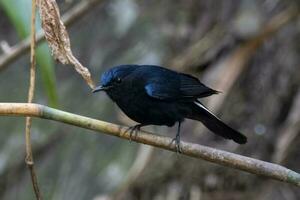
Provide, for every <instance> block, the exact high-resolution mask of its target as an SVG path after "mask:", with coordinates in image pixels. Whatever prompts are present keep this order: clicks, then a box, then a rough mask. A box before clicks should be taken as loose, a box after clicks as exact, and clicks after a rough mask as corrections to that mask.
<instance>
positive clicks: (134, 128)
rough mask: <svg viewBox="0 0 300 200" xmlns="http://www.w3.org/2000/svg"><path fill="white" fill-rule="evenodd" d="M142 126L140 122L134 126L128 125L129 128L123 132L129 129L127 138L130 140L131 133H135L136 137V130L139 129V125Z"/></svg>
mask: <svg viewBox="0 0 300 200" xmlns="http://www.w3.org/2000/svg"><path fill="white" fill-rule="evenodd" d="M142 126H143V125H142V124H137V125H135V126H131V127H129V128H128V129H127V130H126V131H125V133H126V132H128V131H129V140H130V141H131V138H132V136H133V134H135V138H136V137H137V134H138V131H140V130H141V127H142Z"/></svg>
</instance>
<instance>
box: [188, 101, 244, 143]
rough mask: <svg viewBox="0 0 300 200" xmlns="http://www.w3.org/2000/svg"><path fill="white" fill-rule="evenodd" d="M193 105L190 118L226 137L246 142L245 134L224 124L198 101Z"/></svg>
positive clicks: (237, 141)
mask: <svg viewBox="0 0 300 200" xmlns="http://www.w3.org/2000/svg"><path fill="white" fill-rule="evenodd" d="M194 105H195V106H194V110H193V114H192V116H190V118H191V119H195V120H198V121H201V122H202V123H203V124H204V125H205V126H206V127H207V128H208V129H209V130H211V131H212V132H214V133H215V134H217V135H220V136H222V137H224V138H226V139H231V140H233V141H235V142H236V143H239V144H245V143H246V142H247V137H246V136H244V135H243V134H241V133H239V132H238V131H236V130H234V129H233V128H231V127H229V126H228V125H226V124H225V123H224V122H222V121H221V120H220V119H218V117H216V116H215V115H214V114H212V113H211V112H210V111H209V110H208V109H207V108H206V107H205V106H204V105H202V104H201V103H200V102H198V101H197V102H195V104H194Z"/></svg>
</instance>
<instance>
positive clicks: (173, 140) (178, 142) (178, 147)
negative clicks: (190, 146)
mask: <svg viewBox="0 0 300 200" xmlns="http://www.w3.org/2000/svg"><path fill="white" fill-rule="evenodd" d="M173 142H175V146H176V153H182V149H181V146H180V136H179V135H176V137H175V138H173V139H172V141H171V144H173Z"/></svg>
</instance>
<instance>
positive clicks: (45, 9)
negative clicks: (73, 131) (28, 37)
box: [38, 0, 94, 89]
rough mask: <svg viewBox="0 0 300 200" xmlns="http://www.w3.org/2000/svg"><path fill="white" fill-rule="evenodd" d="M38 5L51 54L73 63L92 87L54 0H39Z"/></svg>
mask: <svg viewBox="0 0 300 200" xmlns="http://www.w3.org/2000/svg"><path fill="white" fill-rule="evenodd" d="M38 6H39V11H40V16H41V20H42V28H43V30H44V32H45V38H46V40H47V41H48V45H49V47H50V49H51V53H52V56H53V57H54V58H55V59H56V60H58V61H60V62H61V63H62V64H73V65H74V67H75V70H76V71H77V72H78V73H79V74H81V76H82V77H83V78H84V79H85V81H86V82H87V84H88V85H89V86H90V87H91V88H92V89H93V88H94V83H93V80H92V78H91V74H90V72H89V70H88V69H87V68H86V67H84V66H83V65H82V64H81V63H80V62H79V61H78V60H77V59H76V57H75V56H74V55H73V53H72V50H71V43H70V38H69V35H68V32H67V30H66V27H65V26H64V24H63V22H62V20H61V18H60V13H59V8H58V6H57V3H56V1H55V0H39V1H38Z"/></svg>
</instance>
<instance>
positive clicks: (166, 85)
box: [94, 65, 247, 144]
mask: <svg viewBox="0 0 300 200" xmlns="http://www.w3.org/2000/svg"><path fill="white" fill-rule="evenodd" d="M100 84H101V85H100V86H98V87H97V88H96V89H95V90H94V91H95V92H96V91H99V90H104V91H105V92H106V93H107V94H108V96H109V97H110V98H111V99H112V100H113V101H114V102H115V103H116V104H117V105H118V106H119V107H120V108H121V110H122V111H123V112H124V113H125V114H126V115H127V116H128V117H130V118H131V119H133V120H134V121H136V122H138V123H140V126H139V127H141V126H145V125H167V126H173V125H174V124H175V123H176V122H178V123H179V129H180V123H181V122H182V121H183V120H184V119H185V118H189V119H194V120H198V121H201V122H202V123H203V124H204V125H205V126H206V127H207V128H208V129H209V130H211V131H212V132H214V133H216V134H217V135H220V136H222V137H224V138H226V139H232V140H234V141H235V142H237V143H239V144H244V143H246V142H247V138H246V137H245V136H244V135H242V134H241V133H239V132H238V131H236V130H234V129H232V128H230V127H229V126H227V125H226V124H225V123H223V122H222V121H221V120H219V119H218V118H217V117H216V116H215V115H213V114H212V113H211V112H210V111H209V110H208V109H207V108H205V107H204V106H203V105H202V104H201V103H200V102H199V98H203V97H207V96H210V95H213V94H217V93H218V92H217V91H216V90H213V89H211V88H209V87H207V86H205V85H204V84H202V83H201V82H200V81H199V80H198V79H197V78H195V77H193V76H191V75H188V74H183V73H178V72H175V71H172V70H169V69H166V68H163V67H159V66H153V65H121V66H116V67H113V68H111V69H109V70H108V71H106V72H105V73H104V74H103V75H102V76H101V83H100ZM139 127H138V128H139ZM179 129H178V133H177V135H176V141H177V142H179V141H178V140H179V139H180V138H179V131H180V130H179Z"/></svg>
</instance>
